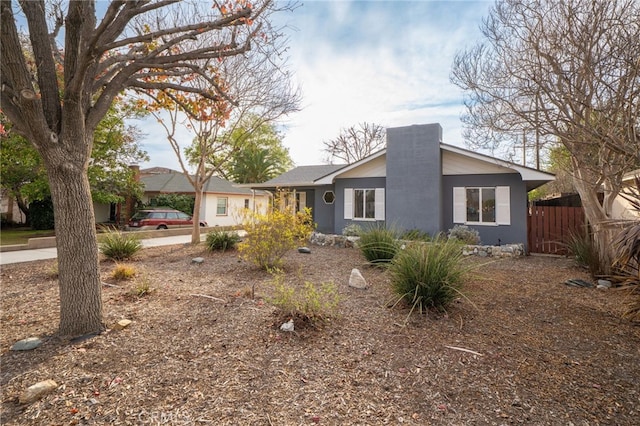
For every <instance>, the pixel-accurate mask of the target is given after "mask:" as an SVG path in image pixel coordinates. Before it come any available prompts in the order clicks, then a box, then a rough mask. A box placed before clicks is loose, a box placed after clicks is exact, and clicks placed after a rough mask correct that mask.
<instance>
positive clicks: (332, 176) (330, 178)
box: [314, 148, 387, 185]
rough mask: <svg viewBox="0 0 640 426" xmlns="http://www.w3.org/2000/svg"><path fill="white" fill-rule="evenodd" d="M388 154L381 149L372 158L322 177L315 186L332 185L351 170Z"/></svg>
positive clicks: (316, 181)
mask: <svg viewBox="0 0 640 426" xmlns="http://www.w3.org/2000/svg"><path fill="white" fill-rule="evenodd" d="M386 153H387V149H386V148H384V149H381V150H380V151H378V152H375V153H373V154H371V155H370V156H368V157H366V158H363V159H362V160H360V161H356V162H355V163H352V164H349V165H347V166H345V167H343V168H341V169H340V170H337V171H335V172H333V173H331V174H328V175H326V176H323V177H321V178H319V179H316V180H315V182H314V184H315V185H331V184H332V183H333V181H334V180H335V179H336V178H337V177H338V176H340V175H341V174H343V173H345V172H348V171H349V170H353V169H355V168H356V167H360V166H362V165H363V164H366V163H368V162H369V161H372V160H375V159H376V158H378V157H381V156H383V155H385V154H386Z"/></svg>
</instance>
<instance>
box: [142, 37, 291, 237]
mask: <svg viewBox="0 0 640 426" xmlns="http://www.w3.org/2000/svg"><path fill="white" fill-rule="evenodd" d="M282 50H284V49H283V46H282V43H281V40H279V39H278V40H275V39H274V40H273V41H272V43H270V44H269V46H265V47H264V48H263V49H261V50H260V51H251V52H248V53H246V54H245V55H243V56H242V57H231V58H225V59H223V60H221V61H218V63H217V64H215V65H210V74H211V75H212V76H213V77H211V78H205V77H203V76H201V75H192V76H187V77H186V79H188V81H185V77H183V76H180V78H179V83H180V84H183V85H189V86H190V87H193V88H194V89H197V90H194V92H192V93H184V92H182V93H181V92H177V91H175V90H172V89H164V90H157V91H149V90H147V91H141V94H142V98H141V99H140V102H143V103H146V105H147V108H146V109H147V111H149V112H151V114H153V115H154V117H156V119H157V120H158V122H159V123H160V124H161V125H162V126H163V127H164V129H165V131H166V133H167V139H168V141H169V144H170V145H171V148H172V149H173V151H174V153H175V154H176V157H177V159H178V163H179V164H180V168H181V169H182V172H183V173H184V175H185V176H186V177H187V179H188V180H189V182H190V183H191V185H192V186H193V189H194V192H195V204H194V211H193V216H194V217H195V218H198V219H203V218H201V217H200V209H201V204H202V198H203V190H204V187H205V186H206V184H207V182H208V181H209V179H210V178H211V176H213V175H214V174H220V172H221V170H222V169H223V168H228V163H229V162H231V161H233V159H234V158H235V154H236V153H237V152H238V150H240V149H242V147H243V146H242V145H241V144H240V143H239V142H238V139H234V138H230V137H227V136H228V135H229V134H230V133H231V132H234V131H236V132H235V133H236V135H237V133H238V131H241V132H242V133H243V138H241V139H246V138H247V137H248V136H249V135H251V134H252V133H253V132H255V131H257V130H258V129H259V128H260V127H261V126H262V125H264V124H265V123H270V122H273V121H274V120H277V119H278V118H280V117H282V116H284V115H286V114H289V113H291V112H293V111H296V110H298V105H299V92H298V91H297V90H295V89H294V88H293V87H292V86H291V84H290V75H289V73H288V71H287V69H286V67H285V66H284V60H279V59H280V58H279V56H278V52H279V51H282ZM171 80H174V79H172V78H168V79H167V80H166V81H171ZM174 82H176V81H174ZM203 91H210V92H212V93H213V92H218V93H223V94H224V95H223V96H211V97H206V96H202V94H201V92H203ZM146 98H150V99H151V100H152V101H151V102H148V103H147V101H146V100H145V99H146ZM247 117H250V118H251V120H247ZM247 123H250V125H247ZM178 126H185V127H186V128H187V129H188V130H190V131H192V132H193V133H195V137H194V139H193V141H192V142H191V145H190V146H188V147H187V148H186V149H185V150H184V151H183V150H182V149H181V145H180V142H181V141H179V140H178V139H177V138H176V130H177V127H178ZM188 165H191V166H192V167H193V170H190V169H189V167H188ZM199 222H200V220H194V222H193V230H192V233H191V243H192V244H198V243H200V226H199Z"/></svg>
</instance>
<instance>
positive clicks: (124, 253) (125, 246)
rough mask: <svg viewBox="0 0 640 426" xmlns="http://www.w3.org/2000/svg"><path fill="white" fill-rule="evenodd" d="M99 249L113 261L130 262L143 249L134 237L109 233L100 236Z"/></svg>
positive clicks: (116, 232)
mask: <svg viewBox="0 0 640 426" xmlns="http://www.w3.org/2000/svg"><path fill="white" fill-rule="evenodd" d="M98 248H99V249H100V252H101V253H102V254H104V255H105V256H107V257H108V258H109V259H111V260H128V259H131V258H132V257H133V256H134V255H135V254H136V253H137V252H139V251H140V250H141V249H142V243H141V242H140V239H139V238H138V237H136V236H134V235H131V234H125V233H122V232H120V231H107V232H105V233H104V234H102V235H101V236H100V243H99V244H98Z"/></svg>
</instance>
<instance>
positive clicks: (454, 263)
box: [389, 239, 464, 312]
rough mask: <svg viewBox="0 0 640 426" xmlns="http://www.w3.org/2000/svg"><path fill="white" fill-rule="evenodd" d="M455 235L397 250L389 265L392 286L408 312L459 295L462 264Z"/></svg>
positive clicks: (440, 305) (442, 304)
mask: <svg viewBox="0 0 640 426" xmlns="http://www.w3.org/2000/svg"><path fill="white" fill-rule="evenodd" d="M461 259H462V250H461V247H460V242H458V241H457V240H456V239H447V240H444V241H441V242H433V243H424V244H421V243H414V244H411V245H408V246H407V247H406V248H405V249H404V250H402V251H401V252H399V253H398V255H397V256H396V257H395V258H394V259H393V261H392V262H391V265H390V266H389V271H390V273H391V287H392V290H393V292H394V293H395V294H396V295H397V296H399V298H398V300H397V301H396V302H395V303H396V304H397V303H398V302H399V301H401V300H404V301H405V302H407V303H408V304H409V305H410V306H411V312H413V310H414V309H418V310H419V311H420V312H423V311H425V310H426V309H429V308H437V309H444V308H445V307H446V306H447V305H448V304H449V303H451V302H452V301H453V300H454V299H455V298H457V297H458V296H459V295H460V287H461V284H462V277H463V273H464V267H463V266H462V264H461V262H460V261H461Z"/></svg>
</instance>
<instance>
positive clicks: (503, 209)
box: [496, 186, 511, 225]
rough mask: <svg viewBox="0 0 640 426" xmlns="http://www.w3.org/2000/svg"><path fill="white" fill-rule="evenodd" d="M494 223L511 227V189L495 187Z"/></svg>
mask: <svg viewBox="0 0 640 426" xmlns="http://www.w3.org/2000/svg"><path fill="white" fill-rule="evenodd" d="M496 223H497V224H498V225H511V188H510V187H508V186H496Z"/></svg>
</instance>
